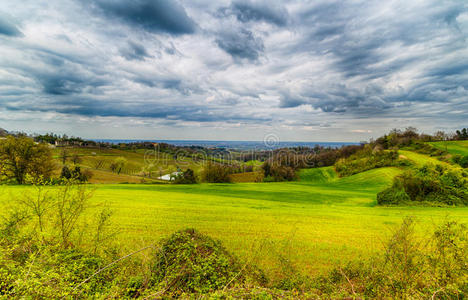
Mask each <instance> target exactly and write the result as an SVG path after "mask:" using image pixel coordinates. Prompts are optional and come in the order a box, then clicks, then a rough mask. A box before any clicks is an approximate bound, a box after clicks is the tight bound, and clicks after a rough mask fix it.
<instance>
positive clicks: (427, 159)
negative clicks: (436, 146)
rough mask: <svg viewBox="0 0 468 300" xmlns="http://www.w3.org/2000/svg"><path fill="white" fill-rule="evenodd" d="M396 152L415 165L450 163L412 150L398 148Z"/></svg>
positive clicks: (446, 164)
mask: <svg viewBox="0 0 468 300" xmlns="http://www.w3.org/2000/svg"><path fill="white" fill-rule="evenodd" d="M398 153H399V154H400V156H402V157H404V158H407V159H409V160H410V161H412V162H413V163H415V164H416V165H417V166H422V165H425V164H434V165H437V164H441V165H445V166H450V164H448V163H446V162H443V161H440V160H438V159H437V158H435V157H431V156H427V155H424V154H420V153H416V152H413V151H409V150H398Z"/></svg>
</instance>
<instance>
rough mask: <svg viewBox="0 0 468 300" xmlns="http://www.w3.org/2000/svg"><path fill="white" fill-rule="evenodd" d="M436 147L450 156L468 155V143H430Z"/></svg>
mask: <svg viewBox="0 0 468 300" xmlns="http://www.w3.org/2000/svg"><path fill="white" fill-rule="evenodd" d="M429 144H431V145H433V146H434V147H436V148H438V149H440V150H444V151H447V152H449V153H450V154H459V155H462V156H466V155H468V141H446V142H433V143H429Z"/></svg>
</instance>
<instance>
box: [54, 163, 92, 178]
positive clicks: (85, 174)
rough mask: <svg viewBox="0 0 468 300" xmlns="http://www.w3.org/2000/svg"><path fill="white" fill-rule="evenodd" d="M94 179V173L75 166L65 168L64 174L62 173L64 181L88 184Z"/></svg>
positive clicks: (61, 176)
mask: <svg viewBox="0 0 468 300" xmlns="http://www.w3.org/2000/svg"><path fill="white" fill-rule="evenodd" d="M91 177H93V172H91V171H90V170H88V169H85V170H81V167H80V166H73V167H71V168H69V167H68V166H66V165H65V166H63V168H62V172H61V173H60V178H61V179H64V180H76V181H79V182H87V181H88V180H90V179H91Z"/></svg>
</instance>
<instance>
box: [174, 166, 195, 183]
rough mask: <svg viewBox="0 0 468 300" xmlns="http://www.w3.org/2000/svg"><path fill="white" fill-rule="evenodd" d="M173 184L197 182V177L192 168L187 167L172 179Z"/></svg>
mask: <svg viewBox="0 0 468 300" xmlns="http://www.w3.org/2000/svg"><path fill="white" fill-rule="evenodd" d="M174 183H175V184H194V183H197V177H196V176H195V173H194V172H193V170H192V169H187V170H185V171H184V172H182V174H179V175H177V176H176V178H175V179H174Z"/></svg>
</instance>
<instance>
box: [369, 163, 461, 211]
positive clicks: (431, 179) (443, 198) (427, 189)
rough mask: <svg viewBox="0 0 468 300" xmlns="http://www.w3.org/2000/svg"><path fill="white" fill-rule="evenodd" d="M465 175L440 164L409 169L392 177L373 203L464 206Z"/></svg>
mask: <svg viewBox="0 0 468 300" xmlns="http://www.w3.org/2000/svg"><path fill="white" fill-rule="evenodd" d="M467 177H468V174H467V173H466V172H465V171H462V170H459V169H455V168H452V167H446V166H442V165H430V164H428V165H424V166H422V167H420V168H417V169H410V170H407V171H406V172H405V173H403V174H402V175H400V176H396V177H395V178H394V179H393V184H392V186H391V187H389V188H387V189H385V190H383V191H382V192H380V193H379V194H377V203H378V204H381V205H398V204H408V203H413V204H414V203H428V202H429V203H438V204H446V205H468V180H467Z"/></svg>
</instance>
